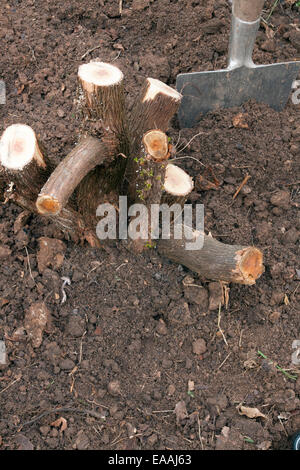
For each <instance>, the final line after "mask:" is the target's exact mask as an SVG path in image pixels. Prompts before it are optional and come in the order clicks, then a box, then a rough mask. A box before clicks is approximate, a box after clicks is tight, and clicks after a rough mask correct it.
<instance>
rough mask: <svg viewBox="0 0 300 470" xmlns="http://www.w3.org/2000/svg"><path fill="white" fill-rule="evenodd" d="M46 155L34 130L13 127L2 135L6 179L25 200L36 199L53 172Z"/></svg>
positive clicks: (0, 156) (0, 151)
mask: <svg viewBox="0 0 300 470" xmlns="http://www.w3.org/2000/svg"><path fill="white" fill-rule="evenodd" d="M43 153H44V152H43ZM43 153H42V150H41V144H39V143H38V141H37V138H36V135H35V133H34V131H33V130H32V129H31V127H29V126H27V125H25V124H13V125H12V126H9V127H8V128H7V129H6V130H5V131H4V133H3V134H2V136H1V139H0V163H1V165H2V170H3V171H2V178H3V180H5V181H6V182H7V183H8V184H10V183H13V189H14V191H16V192H17V193H18V194H19V195H20V196H22V197H23V198H25V199H28V200H32V199H33V198H34V197H36V195H37V194H38V191H39V189H40V188H41V186H42V185H43V184H44V182H45V181H46V180H47V178H48V176H49V174H50V172H51V170H52V167H51V165H49V161H48V159H47V157H45V156H44V154H43Z"/></svg>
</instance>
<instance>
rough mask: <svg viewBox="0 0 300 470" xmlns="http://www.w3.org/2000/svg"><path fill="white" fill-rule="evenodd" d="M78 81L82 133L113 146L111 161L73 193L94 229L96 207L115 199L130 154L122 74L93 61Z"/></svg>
mask: <svg viewBox="0 0 300 470" xmlns="http://www.w3.org/2000/svg"><path fill="white" fill-rule="evenodd" d="M94 70H96V74H95V75H93V74H94V72H93V71H94ZM98 72H99V76H98ZM90 73H91V75H90ZM97 77H98V78H99V79H98V78H97ZM78 79H79V85H80V90H81V99H80V107H81V110H82V115H83V129H84V130H83V132H84V133H86V132H88V133H89V134H92V135H96V136H98V137H101V138H102V141H103V142H104V143H105V144H107V143H108V144H109V145H110V146H111V142H112V141H113V142H115V151H114V152H112V155H111V158H110V159H107V160H106V162H105V165H101V166H100V165H98V166H96V167H95V168H94V169H93V170H92V171H91V172H90V173H88V174H87V175H86V176H85V177H84V178H83V180H82V182H81V183H80V184H79V186H78V189H77V191H76V192H77V203H78V207H79V211H80V213H81V214H82V215H83V217H84V219H85V220H86V222H87V224H89V225H92V226H93V227H95V226H96V223H97V219H96V210H97V207H98V205H99V204H101V203H104V202H109V199H112V200H113V201H115V200H117V198H118V194H119V193H120V190H121V184H122V182H123V178H124V172H125V168H126V164H127V155H128V154H129V143H128V131H127V122H126V107H125V95H124V83H123V74H122V72H121V71H120V70H119V69H118V68H117V67H114V66H112V65H110V64H106V63H103V62H99V61H95V62H90V63H89V64H85V65H83V66H80V67H79V71H78ZM111 202H112V201H111Z"/></svg>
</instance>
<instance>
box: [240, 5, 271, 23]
mask: <svg viewBox="0 0 300 470" xmlns="http://www.w3.org/2000/svg"><path fill="white" fill-rule="evenodd" d="M264 3H265V2H264V0H234V1H233V13H234V15H235V16H236V17H237V18H239V19H240V20H243V21H249V22H252V21H256V20H258V19H259V18H260V15H261V12H262V9H263V6H264Z"/></svg>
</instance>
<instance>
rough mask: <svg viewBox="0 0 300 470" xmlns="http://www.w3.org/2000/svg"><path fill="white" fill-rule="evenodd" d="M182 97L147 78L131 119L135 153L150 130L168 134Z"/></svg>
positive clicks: (166, 86) (163, 84)
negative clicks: (158, 130)
mask: <svg viewBox="0 0 300 470" xmlns="http://www.w3.org/2000/svg"><path fill="white" fill-rule="evenodd" d="M181 99H182V95H181V94H180V93H178V91H176V90H174V89H173V88H171V87H170V86H168V85H166V84H165V83H163V82H161V81H160V80H156V79H155V78H147V79H146V81H145V83H144V85H143V88H142V90H141V93H140V95H139V97H138V99H137V101H136V102H135V104H134V106H133V111H132V115H131V119H130V128H131V132H130V134H131V139H132V142H131V144H132V145H131V147H132V150H133V152H134V151H135V150H136V146H139V145H140V142H141V139H142V136H143V135H144V133H145V132H147V131H148V130H150V129H160V130H161V131H163V132H166V131H167V130H168V128H169V122H170V120H171V119H172V117H173V116H174V114H175V113H176V112H177V110H178V108H179V105H180V102H181Z"/></svg>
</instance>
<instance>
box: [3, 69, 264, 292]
mask: <svg viewBox="0 0 300 470" xmlns="http://www.w3.org/2000/svg"><path fill="white" fill-rule="evenodd" d="M78 83H79V99H78V111H79V113H80V115H81V125H80V126H79V130H78V144H77V145H76V146H75V147H74V149H73V150H72V151H71V152H70V153H69V154H68V155H67V156H66V157H65V158H64V159H63V160H62V161H61V162H60V163H59V164H58V165H57V166H56V167H55V166H54V164H53V163H52V160H51V158H48V157H47V156H46V154H45V151H44V149H43V146H42V144H41V143H40V142H38V139H37V137H36V135H35V133H34V131H33V129H31V128H30V127H29V126H27V125H24V124H14V125H12V126H10V127H8V128H7V129H6V130H5V131H4V133H3V134H2V136H1V139H0V163H1V166H0V187H2V186H3V183H5V184H6V185H7V187H9V190H8V191H7V192H6V195H7V199H12V200H13V201H14V202H16V203H17V204H19V205H20V206H22V207H23V208H25V209H26V210H28V211H30V212H35V213H37V214H39V215H41V216H42V217H47V218H50V219H51V220H52V221H54V222H55V223H56V224H57V226H58V227H60V228H61V229H62V230H63V231H64V232H65V234H66V235H67V236H68V238H71V239H72V240H74V241H75V242H83V241H84V240H87V241H88V242H89V243H90V244H91V245H92V246H100V245H101V241H100V240H99V239H98V237H97V235H96V226H97V221H98V218H97V213H98V212H97V208H98V206H99V205H100V204H103V203H109V204H111V205H113V207H114V208H116V210H119V207H118V204H119V196H127V198H128V201H129V203H130V204H142V205H143V207H144V209H145V210H144V212H143V215H142V216H141V218H140V219H139V222H140V226H141V227H142V229H141V230H140V233H139V237H137V238H136V239H132V240H131V241H130V244H131V246H132V248H133V249H134V251H135V252H137V253H139V252H142V251H143V250H145V249H146V248H147V247H149V246H154V244H155V243H156V241H157V238H159V237H157V234H159V230H160V228H161V224H160V219H159V218H158V219H155V220H156V221H153V220H151V217H152V212H151V211H152V208H153V206H155V207H158V208H160V207H162V206H163V205H164V206H165V207H167V208H172V206H173V205H174V204H178V205H179V208H180V210H181V211H182V210H183V209H184V205H185V203H186V201H187V199H188V197H189V195H190V193H191V192H192V190H193V188H194V183H193V180H192V178H191V177H190V176H189V175H188V174H187V173H186V172H185V171H183V170H182V169H181V168H179V167H177V166H176V165H174V164H173V163H169V162H168V160H169V158H170V155H171V154H172V155H173V153H174V149H173V148H172V146H171V144H170V142H169V139H168V137H167V135H166V132H167V130H168V127H169V123H170V120H171V119H172V117H173V116H174V114H175V113H176V112H177V110H178V107H179V105H180V101H181V98H182V96H181V95H180V93H178V92H177V91H176V90H174V89H173V88H171V87H169V86H168V85H166V84H164V83H162V82H160V81H159V80H156V79H154V78H147V79H146V80H145V82H144V85H143V87H142V89H141V92H140V94H139V96H138V98H137V100H136V102H135V103H134V106H133V108H132V112H131V114H129V113H128V111H127V109H126V102H125V93H124V76H123V73H122V72H121V71H120V70H119V69H118V68H117V67H115V66H114V65H112V64H106V63H103V62H101V61H99V60H96V61H91V62H90V63H88V64H83V65H81V66H80V67H79V70H78ZM100 212H101V211H100ZM132 220H133V215H132V214H129V220H128V222H129V227H130V223H131V222H132ZM170 222H171V227H170V228H174V229H175V227H176V223H177V221H176V218H174V217H173V218H171V219H170ZM182 228H184V229H186V228H187V227H182ZM188 231H189V232H190V235H191V237H187V236H186V234H187V232H186V231H184V230H183V232H184V236H183V237H182V238H181V239H176V237H174V236H172V235H171V230H170V236H169V237H167V238H166V239H159V240H158V243H157V247H158V251H159V253H161V255H162V256H164V257H167V258H169V259H170V260H172V261H175V262H178V263H180V264H182V265H184V266H186V267H188V268H189V269H191V270H193V271H195V272H197V273H198V274H199V275H200V276H201V277H203V278H204V279H207V280H221V281H226V282H236V283H241V284H246V285H252V284H254V283H255V281H256V279H258V278H259V277H260V276H261V274H262V273H263V271H264V267H263V256H262V253H261V251H260V250H259V249H258V248H255V247H249V246H239V245H225V244H223V243H220V242H219V241H217V240H215V239H214V238H212V237H210V236H207V235H205V234H204V233H200V232H197V231H195V230H193V228H192V227H188ZM200 236H202V240H203V246H201V247H197V248H196V249H191V250H189V249H187V243H191V240H192V241H194V242H195V241H197V240H198V239H199V237H200Z"/></svg>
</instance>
